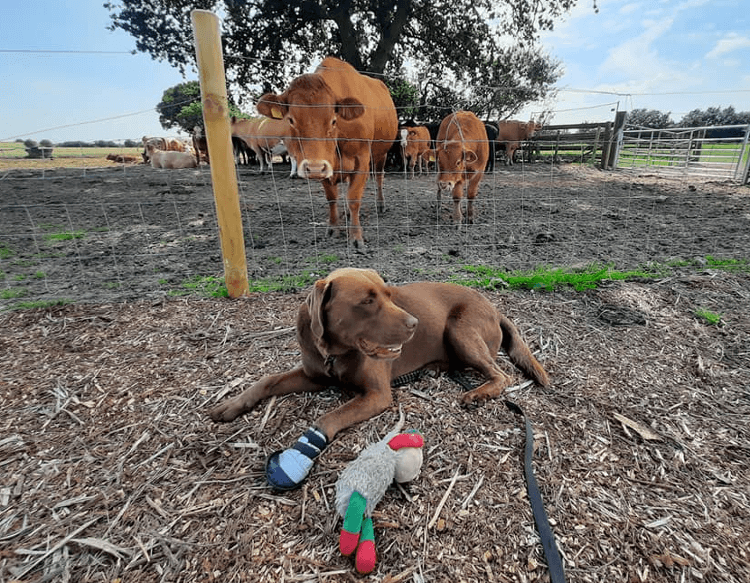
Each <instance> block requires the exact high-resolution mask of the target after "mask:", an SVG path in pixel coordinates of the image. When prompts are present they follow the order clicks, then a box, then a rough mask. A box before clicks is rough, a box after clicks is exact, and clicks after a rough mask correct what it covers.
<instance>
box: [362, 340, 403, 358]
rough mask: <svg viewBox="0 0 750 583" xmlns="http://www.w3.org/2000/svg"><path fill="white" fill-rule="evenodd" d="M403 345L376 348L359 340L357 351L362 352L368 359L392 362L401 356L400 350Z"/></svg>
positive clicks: (374, 345)
mask: <svg viewBox="0 0 750 583" xmlns="http://www.w3.org/2000/svg"><path fill="white" fill-rule="evenodd" d="M402 347H403V344H390V345H388V346H378V345H376V344H371V343H370V342H368V341H367V340H364V339H361V340H360V341H359V349H360V350H361V351H362V352H364V353H365V354H366V355H367V356H369V357H370V358H378V359H380V360H394V359H396V358H398V357H399V356H401V348H402Z"/></svg>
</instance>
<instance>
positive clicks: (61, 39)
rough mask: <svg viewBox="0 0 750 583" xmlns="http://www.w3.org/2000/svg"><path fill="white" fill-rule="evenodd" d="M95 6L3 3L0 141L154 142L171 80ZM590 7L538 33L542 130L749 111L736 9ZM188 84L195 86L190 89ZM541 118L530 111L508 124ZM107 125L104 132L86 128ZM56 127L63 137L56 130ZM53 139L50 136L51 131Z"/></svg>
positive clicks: (605, 0)
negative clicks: (547, 88)
mask: <svg viewBox="0 0 750 583" xmlns="http://www.w3.org/2000/svg"><path fill="white" fill-rule="evenodd" d="M102 4H103V0H98V1H84V0H73V1H66V2H59V1H57V0H55V1H50V0H34V1H31V2H6V5H5V7H4V9H3V15H2V18H0V49H3V50H12V51H115V53H114V54H104V53H99V54H96V53H89V52H83V53H76V52H64V53H49V52H0V140H2V139H6V138H12V139H15V138H16V137H21V138H24V139H25V138H27V137H28V138H32V139H35V140H40V139H44V138H46V139H50V140H52V141H53V142H60V141H65V140H79V139H80V140H97V139H102V140H120V139H127V138H132V139H138V138H140V136H142V135H146V134H148V135H165V134H167V133H174V132H166V131H165V130H163V129H162V128H161V125H160V124H159V121H158V115H157V114H156V112H155V111H154V107H155V105H156V104H157V103H158V102H159V101H160V100H161V96H162V93H163V91H164V90H165V89H166V88H168V87H171V86H173V85H176V84H178V83H181V82H183V81H184V79H183V78H182V77H181V75H180V74H179V72H177V71H176V70H174V69H172V68H171V67H170V66H169V65H167V64H166V63H158V62H155V61H152V60H151V59H150V57H149V56H147V55H143V54H137V55H131V54H129V51H131V50H132V49H133V48H134V47H135V42H134V40H133V39H132V38H131V37H130V36H129V35H127V34H125V33H124V32H121V31H118V32H110V31H108V30H106V26H107V24H108V22H109V13H108V11H107V10H106V9H105V8H104V7H103V6H102ZM597 4H598V6H599V13H598V14H596V13H595V12H594V10H593V8H592V2H591V0H579V5H578V6H576V7H575V8H574V10H573V11H572V12H571V13H570V14H568V15H567V16H566V17H565V19H564V20H562V21H559V22H558V23H557V25H556V27H555V31H553V32H551V33H545V34H544V35H543V37H542V39H543V46H544V47H545V49H546V50H547V51H548V52H549V54H550V55H552V56H553V57H555V58H556V59H558V60H560V61H561V62H562V63H563V69H564V71H565V74H564V76H563V77H562V78H561V79H560V81H559V82H558V88H559V89H560V91H559V94H558V98H557V100H556V101H555V102H553V103H551V104H548V107H551V108H552V109H553V110H555V112H556V113H555V116H554V119H553V123H576V122H583V121H603V120H609V119H612V118H613V116H614V114H613V112H612V110H613V109H615V108H617V109H620V110H623V109H625V110H628V109H632V108H640V107H645V108H648V109H658V110H661V111H664V112H667V111H669V112H671V113H672V119H674V120H675V121H678V120H679V119H680V118H681V117H682V116H683V115H684V114H685V113H687V112H689V111H690V110H692V109H696V108H698V109H705V108H707V107H711V106H721V107H726V106H728V105H733V106H734V107H735V109H736V110H738V111H748V110H750V11H749V10H748V9H747V6H746V2H745V0H741V1H740V0H737V1H729V0H684V1H672V0H649V1H627V0H599V1H598V2H597ZM192 78H196V77H192ZM541 109H542V106H541V105H540V104H532V105H531V106H530V107H528V108H526V109H525V110H524V111H523V112H521V113H520V114H519V116H517V117H521V118H525V117H528V116H530V115H531V114H533V113H534V112H538V111H540V110H541ZM96 120H106V121H96ZM60 126H70V127H64V128H60ZM54 128H60V129H54Z"/></svg>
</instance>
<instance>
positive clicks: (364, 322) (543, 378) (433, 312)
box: [210, 268, 549, 490]
mask: <svg viewBox="0 0 750 583" xmlns="http://www.w3.org/2000/svg"><path fill="white" fill-rule="evenodd" d="M297 340H298V341H299V344H300V348H301V351H302V365H301V366H299V367H297V368H295V369H294V370H291V371H289V372H285V373H281V374H276V375H270V376H265V377H263V378H262V379H260V380H259V381H258V382H257V383H255V384H254V385H253V386H251V387H250V388H248V389H247V390H245V391H244V392H243V393H242V394H240V395H238V396H236V397H233V398H230V399H227V400H226V401H224V402H222V403H220V404H219V405H218V406H217V407H215V408H214V409H213V410H212V411H211V413H210V414H211V418H212V419H213V420H214V421H232V420H233V419H236V418H237V417H238V416H239V415H242V414H243V413H245V412H247V411H250V410H251V409H252V408H253V407H255V405H256V404H257V403H258V402H259V401H261V400H262V399H265V398H267V397H271V396H273V395H286V394H289V393H299V392H303V391H320V390H323V389H325V388H328V387H330V386H334V385H338V386H345V387H348V388H351V389H353V391H354V392H355V393H356V396H355V397H354V398H353V399H351V400H350V401H348V402H347V403H345V404H344V405H342V406H341V407H339V408H338V409H335V410H334V411H331V412H329V413H326V414H325V415H323V416H322V417H320V418H319V419H318V420H317V421H316V422H315V425H314V426H313V427H311V428H310V429H308V430H307V431H306V432H305V433H304V434H303V435H302V437H300V439H299V440H298V441H297V442H296V443H295V444H294V446H293V447H291V448H290V449H287V450H285V451H283V452H280V453H276V454H273V455H271V456H270V457H269V459H268V461H267V465H266V476H267V478H268V481H269V483H270V484H271V485H272V486H273V487H274V488H276V489H280V490H288V489H293V488H296V487H297V486H299V485H300V484H301V482H302V481H303V480H304V479H305V477H307V474H308V473H309V472H310V469H311V468H312V466H313V462H314V460H315V458H316V457H317V456H318V455H319V454H320V452H321V451H323V449H324V448H325V447H326V446H327V445H328V443H330V441H331V440H332V439H333V438H334V436H335V435H336V433H338V432H339V431H341V430H342V429H345V428H346V427H350V426H351V425H354V424H355V423H358V422H360V421H364V420H366V419H370V418H371V417H374V416H375V415H377V414H379V413H381V412H382V411H384V410H385V409H386V408H387V407H388V406H389V405H390V403H391V381H392V380H393V379H395V378H397V377H399V376H401V375H404V374H406V373H409V372H413V371H416V370H420V369H432V370H436V371H448V370H461V369H465V368H473V369H475V370H477V371H478V372H480V373H481V374H482V375H483V376H484V377H485V378H486V379H487V380H486V382H485V383H484V384H482V385H481V386H479V387H477V388H476V389H474V390H471V391H468V392H466V393H464V395H463V402H464V403H473V402H475V401H481V400H484V399H491V398H494V397H497V396H499V395H500V394H501V393H502V392H503V390H504V389H505V388H506V387H507V386H508V385H509V384H510V382H511V379H510V377H508V376H507V375H505V374H504V373H503V372H502V370H500V368H499V367H498V365H497V364H496V363H495V357H496V355H497V351H498V349H499V348H500V347H501V346H502V347H503V348H504V349H505V351H506V353H507V354H508V357H509V358H510V360H511V361H512V362H513V363H515V364H516V365H517V366H518V367H519V368H520V369H521V370H522V371H524V372H525V373H526V374H527V375H529V376H530V377H531V378H532V379H534V380H535V381H536V382H537V383H539V384H540V385H543V386H547V385H548V384H549V378H548V376H547V373H546V372H545V370H544V369H543V368H542V365H541V364H539V362H538V361H537V360H536V359H535V358H534V356H533V355H532V354H531V351H530V350H529V348H528V346H526V344H524V342H523V339H522V338H521V336H520V334H519V332H518V330H517V329H516V327H515V326H514V325H513V324H512V323H511V322H510V320H508V319H507V318H506V317H505V316H503V315H501V314H499V313H498V312H497V310H496V309H495V308H494V307H493V306H492V304H490V302H489V301H487V299H485V298H484V297H483V296H482V295H481V294H479V293H478V292H476V291H474V290H472V289H469V288H466V287H462V286H459V285H453V284H447V283H431V282H423V283H412V284H409V285H404V286H398V287H397V286H388V285H386V283H385V282H384V281H383V280H382V279H381V278H380V276H379V275H378V274H377V273H376V272H374V271H372V270H369V269H353V268H345V269H338V270H336V271H334V272H333V273H331V274H330V275H329V276H328V277H326V278H325V279H321V280H318V281H317V282H316V283H315V286H314V287H313V289H312V291H311V292H310V295H309V296H308V297H307V300H306V301H305V302H304V303H303V304H302V305H301V306H300V309H299V312H298V314H297Z"/></svg>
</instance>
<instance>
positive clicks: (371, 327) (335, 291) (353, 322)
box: [307, 268, 419, 360]
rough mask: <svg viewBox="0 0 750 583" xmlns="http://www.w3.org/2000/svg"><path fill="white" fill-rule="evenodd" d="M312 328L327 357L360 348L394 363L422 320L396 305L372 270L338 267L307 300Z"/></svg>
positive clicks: (316, 283) (317, 343) (320, 282)
mask: <svg viewBox="0 0 750 583" xmlns="http://www.w3.org/2000/svg"><path fill="white" fill-rule="evenodd" d="M307 308H308V311H309V312H310V329H311V331H312V334H313V337H314V339H315V343H316V346H317V348H318V350H319V351H320V353H321V354H322V355H323V356H328V355H329V354H337V353H342V352H346V351H348V350H352V349H356V350H359V351H360V352H362V353H363V354H365V355H367V356H369V357H371V358H378V359H385V360H393V359H395V358H398V357H399V356H400V354H401V347H402V346H403V344H404V343H405V342H408V341H409V340H411V338H412V336H414V332H415V331H416V329H417V324H418V323H419V321H418V320H417V319H416V318H415V317H414V316H412V315H411V314H409V313H408V312H406V311H404V310H402V309H401V308H399V307H398V306H397V305H396V304H394V303H393V302H392V301H391V291H390V289H389V288H388V286H387V285H386V284H385V282H384V281H383V280H382V278H381V277H380V276H379V275H378V274H377V273H376V272H375V271H373V270H371V269H354V268H345V269H337V270H336V271H334V272H332V273H331V274H330V275H329V276H328V277H326V278H325V279H321V280H318V281H317V282H315V286H314V287H313V289H312V291H311V292H310V295H309V296H308V297H307Z"/></svg>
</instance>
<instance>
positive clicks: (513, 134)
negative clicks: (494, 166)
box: [497, 120, 542, 166]
mask: <svg viewBox="0 0 750 583" xmlns="http://www.w3.org/2000/svg"><path fill="white" fill-rule="evenodd" d="M497 129H498V133H497V143H498V145H499V146H501V147H503V146H504V147H505V165H506V166H513V157H514V156H515V153H516V150H518V148H519V147H520V146H521V142H524V141H526V140H528V139H529V138H531V137H532V136H533V135H534V132H537V131H539V130H540V129H542V124H539V123H535V122H534V121H530V122H528V123H526V122H524V121H515V120H510V121H501V122H498V124H497Z"/></svg>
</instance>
